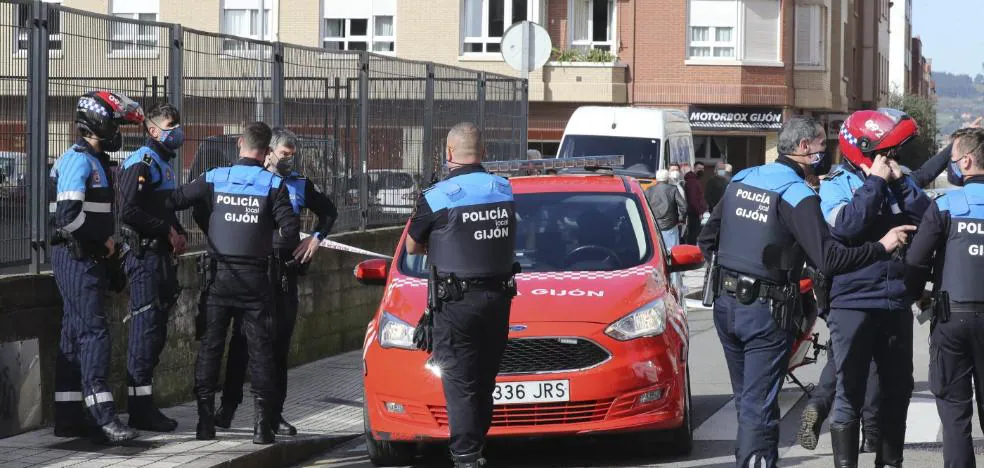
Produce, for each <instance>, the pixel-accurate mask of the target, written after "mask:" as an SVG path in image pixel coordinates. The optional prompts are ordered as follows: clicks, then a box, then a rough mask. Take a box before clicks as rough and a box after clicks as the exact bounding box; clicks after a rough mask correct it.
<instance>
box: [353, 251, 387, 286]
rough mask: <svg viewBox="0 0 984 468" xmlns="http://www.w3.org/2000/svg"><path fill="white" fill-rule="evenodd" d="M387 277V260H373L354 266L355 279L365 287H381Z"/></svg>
mask: <svg viewBox="0 0 984 468" xmlns="http://www.w3.org/2000/svg"><path fill="white" fill-rule="evenodd" d="M387 276H389V260H386V259H382V258H374V259H372V260H366V261H364V262H362V263H359V264H358V265H356V266H355V279H356V280H357V281H358V282H359V283H361V284H365V285H370V286H383V285H385V284H386V277H387Z"/></svg>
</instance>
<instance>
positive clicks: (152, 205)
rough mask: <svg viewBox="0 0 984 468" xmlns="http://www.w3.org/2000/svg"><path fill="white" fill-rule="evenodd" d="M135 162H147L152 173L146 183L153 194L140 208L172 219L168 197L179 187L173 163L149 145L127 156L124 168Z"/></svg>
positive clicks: (158, 216) (161, 217)
mask: <svg viewBox="0 0 984 468" xmlns="http://www.w3.org/2000/svg"><path fill="white" fill-rule="evenodd" d="M134 164H146V165H147V169H148V172H149V173H150V180H148V181H146V182H144V183H145V184H146V185H147V187H149V188H150V189H151V195H150V196H149V197H146V198H145V199H144V200H143V203H141V204H140V209H141V210H143V211H145V212H147V214H149V215H151V216H153V217H155V218H158V219H164V220H167V219H171V218H172V217H173V216H174V214H173V212H171V213H169V212H168V210H166V209H164V202H165V201H166V200H167V197H168V196H170V195H171V192H173V191H174V189H175V188H177V183H176V181H175V180H174V170H173V169H172V168H171V164H170V163H169V162H167V161H165V160H164V159H163V158H161V156H160V155H159V154H157V153H156V152H155V151H154V150H153V149H151V148H150V147H149V146H144V147H142V148H140V149H138V150H137V151H135V152H134V153H133V154H131V155H130V157H128V158H126V161H123V170H127V169H129V168H130V167H132V166H133V165H134ZM131 228H132V227H131ZM141 234H146V233H141Z"/></svg>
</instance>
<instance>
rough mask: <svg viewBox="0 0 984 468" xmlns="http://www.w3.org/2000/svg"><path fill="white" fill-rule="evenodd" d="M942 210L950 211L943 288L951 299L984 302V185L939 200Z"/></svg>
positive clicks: (975, 184) (965, 188) (957, 190)
mask: <svg viewBox="0 0 984 468" xmlns="http://www.w3.org/2000/svg"><path fill="white" fill-rule="evenodd" d="M936 204H937V206H938V207H939V209H940V212H944V211H949V212H950V230H949V232H947V233H946V257H945V261H944V262H943V278H942V282H941V283H940V289H941V290H943V291H946V292H947V293H948V294H949V295H950V300H951V301H956V302H984V288H982V287H981V280H980V276H981V272H984V184H979V183H972V184H968V185H967V186H966V187H964V188H962V189H956V190H953V191H951V192H947V193H946V194H945V195H943V196H942V197H940V198H938V199H937V200H936Z"/></svg>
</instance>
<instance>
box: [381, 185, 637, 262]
mask: <svg viewBox="0 0 984 468" xmlns="http://www.w3.org/2000/svg"><path fill="white" fill-rule="evenodd" d="M516 221H517V230H516V261H518V262H519V263H520V265H522V267H523V272H537V271H539V272H557V271H603V270H622V269H626V268H631V267H634V266H638V265H641V264H643V263H645V262H647V261H648V260H649V258H650V257H651V255H652V247H651V246H652V240H651V239H650V236H649V230H648V228H647V226H646V224H645V218H644V215H643V209H642V206H641V205H640V203H639V202H638V200H637V199H636V198H635V197H632V196H629V195H628V194H617V193H535V194H522V195H516ZM427 268H428V267H427V257H426V256H425V255H409V254H407V253H406V251H405V250H404V251H403V254H402V258H401V260H400V271H402V272H403V273H404V274H407V275H411V276H417V277H425V276H426V275H427Z"/></svg>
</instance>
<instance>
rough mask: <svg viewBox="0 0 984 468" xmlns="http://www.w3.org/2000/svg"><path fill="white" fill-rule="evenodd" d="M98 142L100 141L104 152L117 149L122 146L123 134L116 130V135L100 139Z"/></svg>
mask: <svg viewBox="0 0 984 468" xmlns="http://www.w3.org/2000/svg"><path fill="white" fill-rule="evenodd" d="M100 142H101V143H102V145H100V146H102V150H103V151H104V152H106V153H112V152H114V151H119V150H120V148H122V147H123V134H122V133H120V132H116V135H113V138H110V139H108V140H100Z"/></svg>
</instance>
